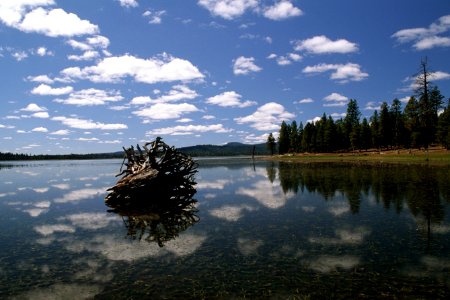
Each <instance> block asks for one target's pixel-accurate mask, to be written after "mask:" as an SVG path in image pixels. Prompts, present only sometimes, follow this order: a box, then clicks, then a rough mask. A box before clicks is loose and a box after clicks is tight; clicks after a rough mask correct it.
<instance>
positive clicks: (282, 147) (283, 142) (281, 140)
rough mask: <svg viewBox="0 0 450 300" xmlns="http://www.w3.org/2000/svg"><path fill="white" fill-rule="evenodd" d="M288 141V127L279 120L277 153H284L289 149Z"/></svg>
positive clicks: (289, 143)
mask: <svg viewBox="0 0 450 300" xmlns="http://www.w3.org/2000/svg"><path fill="white" fill-rule="evenodd" d="M290 145H291V142H290V128H289V126H288V125H287V124H286V122H285V121H283V122H281V127H280V134H279V136H278V153H279V154H285V153H287V152H288V151H289V146H290Z"/></svg>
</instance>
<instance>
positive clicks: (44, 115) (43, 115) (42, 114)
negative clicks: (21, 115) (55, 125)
mask: <svg viewBox="0 0 450 300" xmlns="http://www.w3.org/2000/svg"><path fill="white" fill-rule="evenodd" d="M31 116H32V117H34V118H40V119H48V118H50V115H49V114H48V112H46V111H41V112H36V113H34V114H32V115H31Z"/></svg>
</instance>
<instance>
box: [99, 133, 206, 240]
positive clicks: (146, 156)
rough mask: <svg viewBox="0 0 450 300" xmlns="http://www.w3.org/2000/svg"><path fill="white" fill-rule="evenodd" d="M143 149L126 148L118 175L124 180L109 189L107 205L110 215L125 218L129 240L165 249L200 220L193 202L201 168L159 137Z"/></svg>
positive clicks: (106, 199) (137, 147) (194, 201)
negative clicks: (155, 243)
mask: <svg viewBox="0 0 450 300" xmlns="http://www.w3.org/2000/svg"><path fill="white" fill-rule="evenodd" d="M143 148H144V149H141V147H139V145H137V146H136V149H135V148H134V147H133V146H131V147H130V148H128V149H126V148H124V151H125V157H124V160H123V162H122V166H121V168H120V173H119V174H118V175H117V176H123V177H122V178H121V179H119V180H118V181H117V183H116V185H115V186H113V187H112V188H110V189H108V191H109V194H108V195H107V196H106V198H105V202H106V204H107V205H108V206H109V207H110V208H111V209H110V210H109V212H114V213H117V214H119V215H120V216H122V219H123V221H124V224H125V226H126V228H127V235H128V236H130V237H131V238H133V239H139V240H141V239H145V240H147V241H155V242H157V243H158V245H159V246H161V247H162V246H163V243H164V242H166V241H168V240H170V239H173V238H174V237H176V236H177V235H178V233H179V232H181V231H183V230H185V229H187V228H188V227H189V226H191V225H193V224H194V223H196V222H198V220H199V218H198V217H197V216H196V214H195V213H196V212H197V209H196V207H195V203H196V202H197V201H196V200H195V199H193V196H194V194H195V193H196V189H195V187H194V185H195V184H196V182H195V178H194V175H195V173H196V172H197V164H196V163H195V162H194V161H193V160H192V159H191V158H190V157H189V156H187V155H185V154H183V153H181V152H179V151H177V150H176V149H175V148H174V147H170V146H168V145H167V144H166V143H164V142H163V141H162V139H161V138H159V137H158V138H156V140H155V141H153V142H150V143H146V144H145V145H144V146H143ZM144 236H145V237H144Z"/></svg>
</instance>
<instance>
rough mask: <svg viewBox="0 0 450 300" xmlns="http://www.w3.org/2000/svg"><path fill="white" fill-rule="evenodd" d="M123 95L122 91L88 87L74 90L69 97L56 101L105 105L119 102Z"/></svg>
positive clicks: (56, 100)
mask: <svg viewBox="0 0 450 300" xmlns="http://www.w3.org/2000/svg"><path fill="white" fill-rule="evenodd" d="M122 99H123V97H122V96H121V94H120V91H115V90H109V91H105V90H98V89H93V88H91V89H86V90H81V91H76V92H73V93H71V94H70V95H69V97H68V98H67V99H55V100H54V101H55V102H58V103H62V104H68V105H77V106H93V105H105V104H107V103H110V102H117V101H120V100H122Z"/></svg>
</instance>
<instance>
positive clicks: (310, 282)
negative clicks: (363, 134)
mask: <svg viewBox="0 0 450 300" xmlns="http://www.w3.org/2000/svg"><path fill="white" fill-rule="evenodd" d="M120 163H121V161H119V160H96V161H56V162H52V161H51V162H14V163H2V164H1V165H0V225H1V226H0V238H1V243H0V298H18V299H26V298H30V299H49V298H50V297H54V298H65V299H80V298H93V297H95V298H99V299H103V298H104V299H111V298H143V297H148V298H152V299H158V298H195V299H199V298H208V299H211V298H224V299H228V298H245V297H247V298H275V299H286V298H292V299H298V298H300V299H302V298H307V299H309V298H310V299H314V298H319V297H321V298H323V297H329V298H331V297H334V298H346V299H348V298H351V297H353V298H354V297H359V298H365V297H367V298H373V297H385V298H396V297H401V296H403V297H410V298H433V299H439V298H442V299H444V298H448V297H449V296H450V275H449V274H450V217H449V213H450V168H449V167H431V166H405V165H364V164H339V163H334V164H322V163H313V164H293V163H282V162H280V163H278V162H270V161H269V162H266V161H256V162H253V161H252V160H249V159H238V160H232V159H227V160H205V161H201V162H200V168H199V173H198V174H197V176H196V181H197V183H198V184H197V186H196V188H197V193H196V194H195V196H194V198H195V200H197V203H196V204H195V207H192V209H191V211H188V212H187V213H188V214H190V216H194V217H193V220H194V221H192V222H190V223H189V224H184V226H179V224H178V223H176V222H178V221H177V220H179V216H177V215H176V214H175V215H170V214H168V213H167V214H164V215H163V214H159V215H158V214H157V215H155V214H152V213H146V215H139V214H138V213H136V212H134V215H132V216H127V215H123V214H122V215H121V214H117V213H112V212H108V210H110V209H111V208H109V207H107V206H106V205H105V204H104V200H103V199H104V197H105V195H106V189H107V188H109V187H111V186H112V185H114V183H115V182H116V180H117V178H115V177H114V175H115V174H117V173H118V170H119V168H120ZM151 200H152V199H151V195H148V201H151ZM155 220H158V222H160V223H158V224H159V225H158V226H157V227H156V226H153V227H152V228H150V226H148V227H145V226H147V225H148V224H155ZM152 222H153V223H152ZM146 224H147V225H146Z"/></svg>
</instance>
